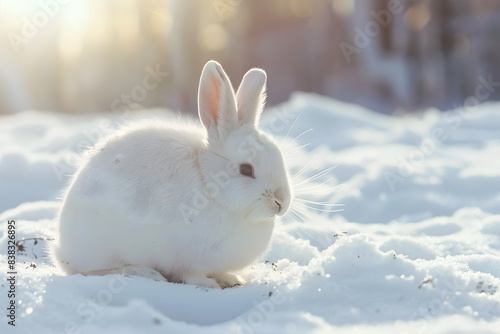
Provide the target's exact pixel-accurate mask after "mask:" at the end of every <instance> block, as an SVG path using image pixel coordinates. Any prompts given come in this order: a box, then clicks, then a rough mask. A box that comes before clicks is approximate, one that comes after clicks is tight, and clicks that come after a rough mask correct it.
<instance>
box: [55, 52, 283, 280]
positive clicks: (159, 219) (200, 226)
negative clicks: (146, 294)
mask: <svg viewBox="0 0 500 334" xmlns="http://www.w3.org/2000/svg"><path fill="white" fill-rule="evenodd" d="M265 83H266V75H265V72H264V71H262V70H257V69H253V70H250V71H249V72H248V73H247V75H245V77H244V79H243V81H242V83H241V86H240V89H239V91H238V94H237V98H236V96H235V93H234V91H233V88H232V86H231V83H230V81H229V79H228V77H227V75H226V74H225V73H224V71H223V69H222V67H221V66H220V64H218V63H217V62H215V61H210V62H208V63H207V64H206V65H205V67H204V69H203V73H202V76H201V79H200V88H199V99H198V102H199V113H200V119H201V121H202V123H203V125H204V126H205V129H206V131H204V129H203V128H201V127H197V126H192V125H183V124H180V123H174V122H159V121H143V122H139V123H137V124H133V125H131V126H128V127H125V128H123V129H121V130H119V131H118V132H117V133H116V134H114V135H112V136H111V137H109V138H107V139H105V140H103V141H102V142H100V143H98V144H97V145H96V146H95V147H94V148H93V150H92V151H91V154H90V155H89V158H88V159H87V160H86V161H85V162H84V163H83V165H82V166H81V167H80V169H79V171H78V172H77V173H76V175H75V177H74V179H73V181H72V183H71V185H70V187H69V189H68V191H67V193H66V195H65V198H64V203H63V207H62V210H61V212H60V216H59V240H58V242H57V244H56V245H55V247H54V249H53V255H54V258H55V260H56V263H57V264H58V265H59V266H60V267H61V268H62V269H63V270H64V271H65V272H66V273H68V274H75V273H83V274H85V275H92V274H96V275H104V274H110V273H118V272H120V273H126V274H127V273H128V274H133V275H141V276H146V277H150V278H153V279H158V277H164V278H166V279H168V280H169V281H172V282H185V283H190V284H197V285H202V286H207V287H219V286H220V287H228V286H233V285H237V284H242V281H241V280H240V279H239V278H238V277H237V276H235V275H232V274H229V272H234V271H237V270H239V269H242V268H244V267H245V266H247V265H249V264H250V263H252V262H253V261H255V259H257V258H258V257H259V255H261V254H262V253H263V252H264V251H265V250H266V248H267V247H268V244H269V241H270V238H271V234H272V231H273V227H274V221H275V218H276V215H283V214H284V213H285V212H286V211H287V209H288V208H289V206H290V201H291V193H290V186H289V178H288V173H287V171H286V169H285V166H284V163H283V157H282V154H281V152H280V150H279V149H278V147H277V145H276V143H275V142H274V141H273V140H272V139H271V138H270V137H268V136H267V135H266V134H264V133H262V132H260V131H259V130H258V129H257V128H256V122H257V120H258V117H259V115H260V113H261V112H262V106H263V101H264V99H265V96H264V91H265ZM241 163H251V164H252V165H253V166H254V170H255V178H250V177H247V176H244V175H240V174H239V172H238V167H239V164H241ZM278 203H279V204H278ZM280 205H281V210H280ZM151 269H153V270H151ZM158 273H160V274H161V275H158Z"/></svg>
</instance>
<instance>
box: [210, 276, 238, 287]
mask: <svg viewBox="0 0 500 334" xmlns="http://www.w3.org/2000/svg"><path fill="white" fill-rule="evenodd" d="M212 277H213V278H214V279H215V280H216V281H217V283H219V286H220V287H221V288H222V289H225V288H232V287H235V286H241V285H244V284H245V283H246V282H245V280H244V279H242V278H241V277H239V276H238V275H234V274H229V273H225V274H217V275H214V276H212Z"/></svg>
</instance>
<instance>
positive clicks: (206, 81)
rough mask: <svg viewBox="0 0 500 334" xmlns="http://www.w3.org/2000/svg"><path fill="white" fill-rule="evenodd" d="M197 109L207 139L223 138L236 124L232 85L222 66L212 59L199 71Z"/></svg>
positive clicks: (236, 116) (218, 139)
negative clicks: (205, 130)
mask: <svg viewBox="0 0 500 334" xmlns="http://www.w3.org/2000/svg"><path fill="white" fill-rule="evenodd" d="M198 110H199V116H200V119H201V122H202V123H203V125H204V126H205V128H206V129H207V133H208V140H209V141H213V140H217V141H221V140H225V139H226V137H227V136H228V135H229V134H230V133H231V132H232V131H233V130H234V129H235V128H236V127H237V126H238V114H237V111H236V99H235V96H234V90H233V86H232V85H231V82H230V81H229V78H228V76H227V75H226V73H225V72H224V70H223V69H222V66H221V65H220V64H219V63H218V62H216V61H214V60H210V61H209V62H208V63H206V64H205V67H204V68H203V72H202V73H201V78H200V87H199V89H198Z"/></svg>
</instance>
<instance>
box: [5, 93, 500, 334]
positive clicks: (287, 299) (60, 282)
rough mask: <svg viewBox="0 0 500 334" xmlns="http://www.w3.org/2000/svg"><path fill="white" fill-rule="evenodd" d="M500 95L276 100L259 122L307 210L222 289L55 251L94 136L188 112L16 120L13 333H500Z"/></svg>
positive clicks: (8, 143)
mask: <svg viewBox="0 0 500 334" xmlns="http://www.w3.org/2000/svg"><path fill="white" fill-rule="evenodd" d="M499 107H500V105H499V104H493V103H492V104H483V105H480V106H478V107H475V108H473V109H471V108H469V109H459V110H453V111H450V112H446V113H441V112H438V111H435V110H428V111H426V112H423V113H419V114H413V115H410V116H404V117H403V116H401V117H395V116H386V115H381V114H377V113H374V112H371V111H369V110H365V109H362V108H360V107H357V106H353V105H349V104H345V103H341V102H337V101H333V100H330V99H326V98H323V97H319V96H315V95H307V94H296V95H294V96H292V98H291V99H290V101H288V102H287V103H285V104H283V105H281V106H279V107H276V108H274V109H271V110H268V111H267V113H265V115H264V116H263V118H262V120H261V127H262V128H263V129H265V130H266V131H268V132H269V133H271V134H272V135H274V136H275V137H277V138H280V139H281V140H282V142H283V145H284V150H285V151H287V152H289V153H290V154H289V155H287V163H288V165H289V168H290V169H291V172H292V174H299V176H297V177H296V178H294V183H295V184H296V186H295V193H296V197H297V200H296V202H295V208H296V211H294V213H290V214H289V215H288V219H283V221H282V222H280V223H279V224H278V225H277V229H276V231H275V235H274V238H273V241H272V245H271V248H270V250H269V252H268V253H266V254H264V255H263V256H262V258H261V260H260V261H258V262H257V263H255V264H254V265H252V266H250V267H248V268H247V269H245V270H244V271H243V272H242V273H241V275H242V276H243V277H245V278H246V280H247V281H248V284H247V285H246V286H243V287H236V288H230V289H224V290H220V289H204V288H199V287H196V286H192V285H185V284H172V283H166V282H156V281H151V280H147V279H145V278H140V277H123V276H120V275H109V276H102V277H97V276H94V277H90V276H89V277H84V276H81V275H74V276H63V275H62V274H61V273H59V272H58V271H57V270H56V269H55V267H54V266H53V264H52V263H51V262H50V260H49V258H48V255H47V246H48V244H49V243H50V241H51V240H52V239H53V238H54V236H55V233H56V221H55V218H56V216H57V212H58V210H59V209H60V206H61V201H60V197H61V195H62V193H63V190H64V187H65V186H66V184H67V181H68V179H69V176H70V174H71V173H72V172H74V170H75V167H76V166H77V163H78V159H79V157H81V156H82V155H83V154H85V153H84V150H85V148H86V147H89V146H92V145H93V144H94V143H95V142H96V141H97V139H98V138H100V137H102V136H104V135H109V134H110V133H112V132H113V130H114V129H115V128H116V127H117V126H118V124H121V123H124V122H127V121H130V120H131V119H133V118H145V117H177V115H173V116H172V114H170V113H168V112H167V111H165V110H149V111H145V112H143V113H139V114H134V115H133V116H132V115H119V114H96V115H87V116H67V115H60V114H56V113H47V112H37V111H26V112H23V113H19V114H15V115H10V116H2V117H1V118H0V142H1V143H2V145H1V146H0V185H1V195H0V250H1V252H0V254H1V255H0V256H1V263H2V270H1V272H0V278H1V281H2V283H1V285H0V294H1V297H0V300H1V301H2V303H1V305H2V310H3V312H2V313H5V315H2V319H3V320H2V322H1V325H0V332H1V333H142V332H147V333H235V334H236V333H333V332H335V333H351V332H353V331H355V330H357V331H358V332H359V333H388V332H391V333H424V332H425V333H469V332H472V331H474V332H478V333H495V332H497V331H498V328H500V304H499V302H500V291H499V287H500V257H499V254H500V252H499V250H500V158H499V157H500V114H499V113H498V108H499ZM290 128H291V130H290V131H289V129H290ZM311 128H312V129H313V130H311V131H308V130H309V129H311ZM304 132H305V133H304ZM301 134H302V135H301ZM297 136H298V138H296V139H295V140H294V141H292V140H291V139H293V138H295V137H297ZM308 143H309V145H308V146H305V147H303V148H302V149H300V150H299V147H300V146H302V145H305V144H308ZM332 166H336V168H334V169H333V170H329V169H328V168H330V167H332ZM324 170H326V173H323V174H321V173H320V172H321V171H324ZM318 173H320V174H319V175H318V176H317V177H314V176H315V175H316V174H318ZM314 202H325V203H326V204H324V205H319V204H314ZM329 203H336V204H343V205H344V206H342V207H339V206H333V205H330V204H329ZM341 208H342V209H343V211H340V212H332V211H335V210H337V209H341ZM9 220H16V228H17V229H16V232H17V239H18V240H20V242H19V243H18V245H20V246H21V247H19V249H18V253H17V268H16V269H17V271H18V275H17V282H16V283H17V287H16V303H17V304H16V306H17V315H16V316H17V318H16V327H12V326H9V325H7V320H8V318H7V317H6V314H7V310H6V307H7V306H8V302H9V299H8V298H7V294H8V290H9V288H10V285H9V283H8V281H7V279H8V278H9V277H10V276H9V275H7V265H6V263H7V240H8V238H7V237H8V234H7V222H8V221H9ZM23 238H24V241H22V240H21V239H23ZM89 247H92V245H91V244H89Z"/></svg>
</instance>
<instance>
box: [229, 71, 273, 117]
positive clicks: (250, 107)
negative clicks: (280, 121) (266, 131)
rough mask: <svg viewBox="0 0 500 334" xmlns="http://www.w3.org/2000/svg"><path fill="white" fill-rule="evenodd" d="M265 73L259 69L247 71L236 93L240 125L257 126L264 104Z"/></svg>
mask: <svg viewBox="0 0 500 334" xmlns="http://www.w3.org/2000/svg"><path fill="white" fill-rule="evenodd" d="M266 81H267V75H266V72H264V71H263V70H261V69H260V68H252V69H251V70H250V71H248V72H247V73H246V74H245V76H244V77H243V80H241V84H240V88H238V92H237V93H236V101H237V105H238V118H239V120H240V123H241V124H252V125H254V126H257V123H258V122H259V118H260V114H261V113H262V110H263V109H264V103H265V102H266Z"/></svg>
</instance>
